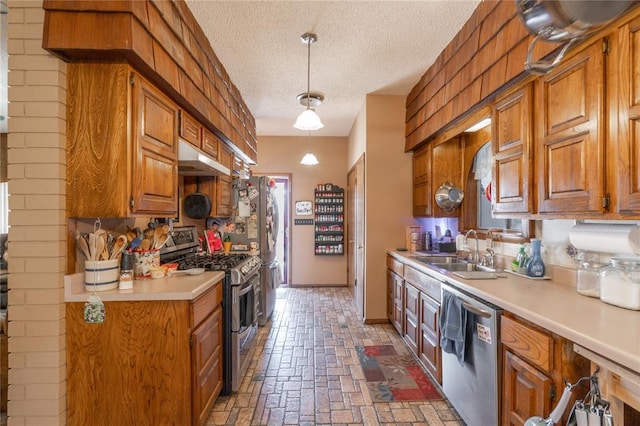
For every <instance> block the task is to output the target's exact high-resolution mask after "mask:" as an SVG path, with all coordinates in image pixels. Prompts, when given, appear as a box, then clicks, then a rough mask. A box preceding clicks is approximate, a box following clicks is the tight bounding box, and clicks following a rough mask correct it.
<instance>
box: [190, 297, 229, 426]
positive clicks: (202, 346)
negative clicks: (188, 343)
mask: <svg viewBox="0 0 640 426" xmlns="http://www.w3.org/2000/svg"><path fill="white" fill-rule="evenodd" d="M191 340H192V353H191V362H192V367H193V368H192V371H193V377H192V386H193V407H192V408H193V419H194V424H198V425H203V424H204V423H205V422H206V420H207V418H208V417H209V410H210V409H211V407H212V406H213V403H214V402H215V400H216V398H217V397H218V395H219V394H220V392H221V391H222V307H221V306H220V305H218V307H217V308H216V310H214V311H213V313H212V314H211V315H210V316H209V317H207V319H205V320H204V322H203V323H202V324H200V326H199V327H198V328H196V329H195V331H194V332H193V334H192V335H191Z"/></svg>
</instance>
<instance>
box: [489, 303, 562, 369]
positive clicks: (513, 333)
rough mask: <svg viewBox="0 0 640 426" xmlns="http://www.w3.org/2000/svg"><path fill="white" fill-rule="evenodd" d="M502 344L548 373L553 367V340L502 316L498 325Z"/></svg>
mask: <svg viewBox="0 0 640 426" xmlns="http://www.w3.org/2000/svg"><path fill="white" fill-rule="evenodd" d="M500 334H501V337H500V339H501V341H502V344H503V345H505V346H507V347H508V348H510V349H511V350H513V351H514V352H516V353H517V354H518V355H520V357H522V358H525V359H526V360H527V361H528V362H530V363H532V364H534V365H536V366H538V367H540V368H542V369H543V370H544V371H547V372H550V371H551V370H552V366H553V360H552V356H553V339H552V338H551V336H547V335H546V334H543V333H541V332H539V331H537V330H534V329H533V328H531V327H528V326H526V325H524V324H521V323H519V322H516V321H515V320H513V319H511V318H509V317H506V316H503V317H502V320H501V325H500Z"/></svg>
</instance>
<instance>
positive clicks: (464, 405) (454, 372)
mask: <svg viewBox="0 0 640 426" xmlns="http://www.w3.org/2000/svg"><path fill="white" fill-rule="evenodd" d="M447 292H448V293H450V295H453V296H455V297H457V298H459V299H460V301H461V304H462V309H464V310H465V311H466V324H465V325H466V327H465V329H466V333H465V348H464V357H463V358H464V362H462V363H461V362H459V361H458V357H457V356H456V355H455V354H450V353H446V352H445V351H442V390H443V391H444V394H445V395H446V397H447V398H448V399H449V401H451V404H453V406H454V408H455V409H456V411H457V412H458V414H460V416H461V417H462V419H463V420H464V421H465V423H466V424H467V425H468V426H476V425H477V426H488V425H498V424H499V411H498V410H499V401H500V398H499V393H500V392H499V383H500V375H501V364H502V363H501V356H500V335H499V330H500V316H501V315H502V309H501V308H499V307H497V306H495V305H492V304H490V303H488V302H485V301H483V300H480V299H478V298H477V297H475V296H472V295H470V294H468V293H465V292H463V291H462V290H460V289H458V288H455V287H453V286H452V285H451V284H449V283H442V300H443V301H444V300H446V298H445V293H447ZM442 308H444V305H443V307H441V309H442Z"/></svg>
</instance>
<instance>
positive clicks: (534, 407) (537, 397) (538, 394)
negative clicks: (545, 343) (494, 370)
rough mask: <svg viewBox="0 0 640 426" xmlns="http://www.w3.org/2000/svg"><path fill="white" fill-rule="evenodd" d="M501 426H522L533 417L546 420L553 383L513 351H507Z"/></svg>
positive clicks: (505, 354)
mask: <svg viewBox="0 0 640 426" xmlns="http://www.w3.org/2000/svg"><path fill="white" fill-rule="evenodd" d="M503 368H504V371H503V377H502V381H503V390H502V413H503V418H502V424H503V425H504V426H507V425H509V426H522V425H523V424H524V422H525V421H526V420H527V419H528V418H529V417H531V416H542V417H546V416H547V415H549V411H550V410H549V407H550V405H551V399H550V390H551V384H552V380H551V379H550V378H549V377H547V376H545V375H544V374H542V373H541V372H539V371H538V370H536V369H535V368H533V367H531V366H530V365H529V364H527V363H526V362H525V361H523V360H522V359H520V358H519V357H518V356H517V355H515V354H513V353H512V352H510V351H508V350H507V351H504V367H503Z"/></svg>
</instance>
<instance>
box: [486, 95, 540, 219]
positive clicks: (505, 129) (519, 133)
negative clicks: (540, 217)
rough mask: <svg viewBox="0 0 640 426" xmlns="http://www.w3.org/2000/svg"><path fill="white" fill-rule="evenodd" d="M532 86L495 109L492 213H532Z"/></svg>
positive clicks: (511, 96)
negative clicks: (530, 189)
mask: <svg viewBox="0 0 640 426" xmlns="http://www.w3.org/2000/svg"><path fill="white" fill-rule="evenodd" d="M532 93H533V85H532V84H531V83H530V84H527V85H525V86H524V87H522V88H520V89H518V90H516V91H515V92H513V93H510V94H508V95H507V96H505V97H503V98H502V99H499V100H498V101H497V102H496V103H495V105H494V107H493V144H492V148H493V155H494V158H495V160H494V165H493V194H492V195H493V199H492V210H493V213H496V214H500V213H532V202H531V193H530V191H529V188H530V186H531V184H532V183H533V179H532V177H531V171H532V167H531V166H530V164H531V160H532V156H531V151H532V150H531V127H532V123H533V115H532V112H533V109H532V105H531V102H532Z"/></svg>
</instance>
